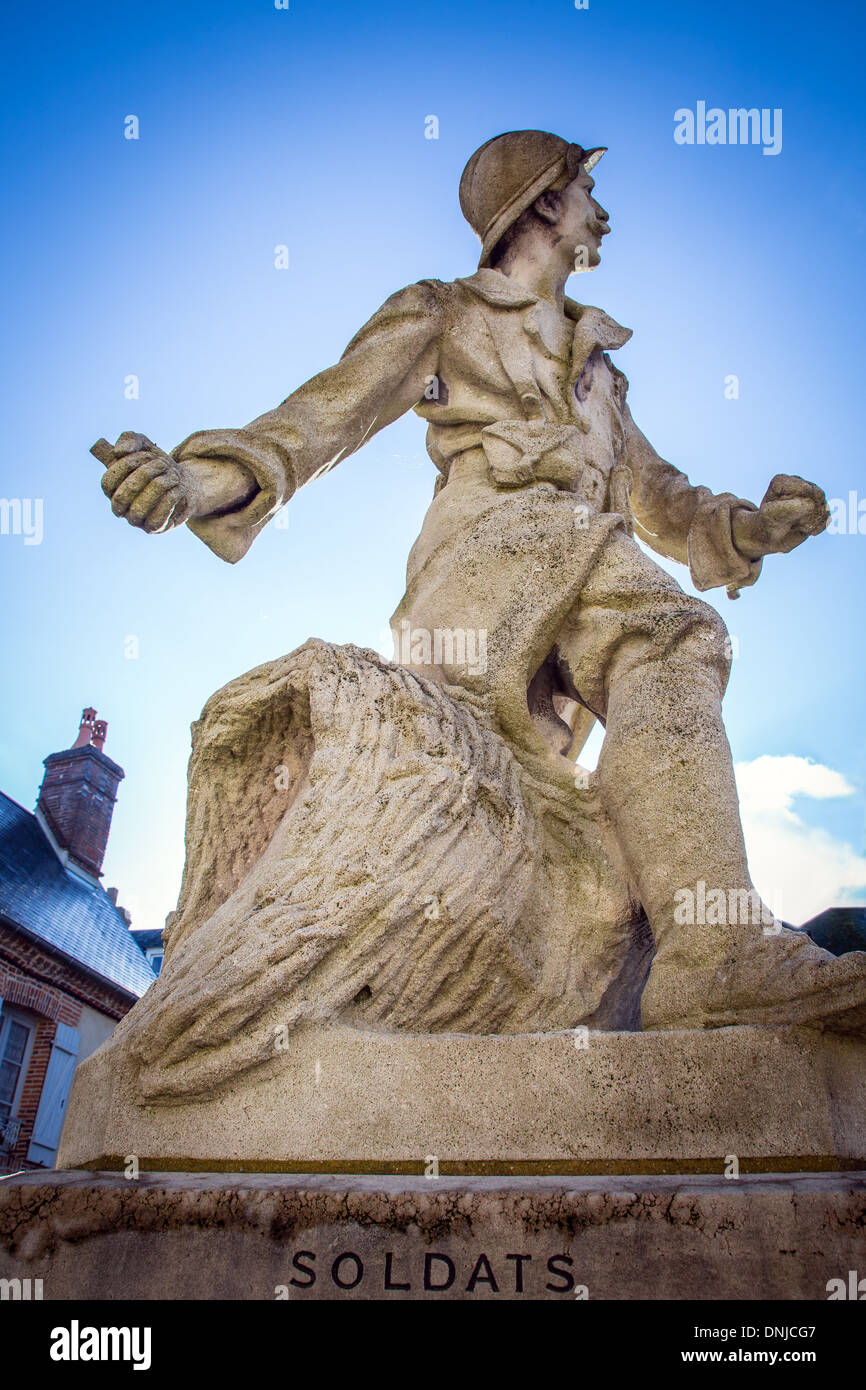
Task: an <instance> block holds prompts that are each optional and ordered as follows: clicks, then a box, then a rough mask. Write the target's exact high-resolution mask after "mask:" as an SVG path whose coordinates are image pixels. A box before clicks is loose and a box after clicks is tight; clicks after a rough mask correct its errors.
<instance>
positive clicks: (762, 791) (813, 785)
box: [735, 754, 866, 925]
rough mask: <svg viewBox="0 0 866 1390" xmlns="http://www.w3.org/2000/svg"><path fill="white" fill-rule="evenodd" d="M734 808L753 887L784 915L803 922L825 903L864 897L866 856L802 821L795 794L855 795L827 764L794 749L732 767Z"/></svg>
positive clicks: (832, 904)
mask: <svg viewBox="0 0 866 1390" xmlns="http://www.w3.org/2000/svg"><path fill="white" fill-rule="evenodd" d="M735 771H736V775H737V787H738V789H739V793H740V813H741V815H742V819H743V830H744V832H745V836H746V848H747V850H748V854H749V866H750V868H751V872H752V878H753V880H754V882H755V887H756V888H757V889H758V891H759V892H760V894H761V896H762V897H763V898H764V900H765V901H766V902H768V903H769V904H770V905H771V906H772V907H773V909H774V911H775V912H776V913H777V915H779V916H780V917H784V918H785V920H786V921H788V922H793V923H794V924H797V925H799V924H801V923H803V922H806V921H808V920H809V918H810V917H814V916H815V915H816V914H817V913H819V912H822V911H823V910H824V908H826V907H841V906H843V905H844V904H846V903H851V902H853V901H856V900H858V899H862V896H863V892H864V890H866V857H864V856H863V855H862V854H858V853H857V851H856V850H855V849H854V848H853V846H852V845H850V844H847V843H846V842H845V841H844V840H839V839H837V838H836V837H835V836H834V835H831V834H830V833H829V831H827V830H823V829H821V828H820V827H818V826H813V825H807V824H806V822H805V821H804V820H803V819H802V818H801V817H800V816H799V815H798V814H797V812H796V810H795V809H794V803H795V801H796V799H797V797H809V798H810V799H811V800H813V801H826V800H831V799H835V798H837V797H848V796H853V795H854V794H855V788H854V787H852V786H851V784H850V783H849V782H848V781H847V780H846V778H845V777H843V776H842V774H841V773H840V772H835V771H834V770H833V769H832V768H829V767H825V766H824V765H823V764H822V763H814V762H812V761H810V759H808V758H799V757H796V756H794V755H793V754H789V755H788V756H786V757H772V756H770V755H765V756H763V757H760V758H755V759H754V760H753V761H752V762H749V763H738V764H737V766H736V769H735Z"/></svg>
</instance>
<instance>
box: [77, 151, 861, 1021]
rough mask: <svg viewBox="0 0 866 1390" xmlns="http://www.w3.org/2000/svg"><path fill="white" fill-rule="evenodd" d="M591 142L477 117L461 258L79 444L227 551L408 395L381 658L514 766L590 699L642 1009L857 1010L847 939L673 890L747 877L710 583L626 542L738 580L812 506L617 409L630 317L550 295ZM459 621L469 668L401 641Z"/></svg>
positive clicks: (848, 1013) (821, 514) (783, 1013)
mask: <svg viewBox="0 0 866 1390" xmlns="http://www.w3.org/2000/svg"><path fill="white" fill-rule="evenodd" d="M603 154H604V150H603V149H592V150H585V149H583V148H582V147H581V146H579V145H575V144H570V143H569V142H567V141H566V140H564V139H560V138H559V137H557V136H556V135H552V134H549V133H546V132H544V131H534V130H530V131H512V132H510V133H508V134H504V135H500V136H497V137H496V138H495V139H492V140H490V141H488V142H487V143H486V144H485V145H483V146H482V147H481V149H479V150H477V151H476V153H475V154H474V155H473V156H472V158H471V159H470V160H469V163H468V164H467V166H466V169H465V171H464V173H463V177H462V180H461V185H460V202H461V206H462V209H463V212H464V215H465V216H466V218H467V219H468V221H469V223H470V224H471V226H472V227H473V228H474V230H475V231H476V233H477V234H478V236H479V237H480V239H481V247H482V250H481V260H480V264H479V268H478V270H477V271H476V272H475V274H473V275H470V276H468V277H466V278H461V279H458V280H455V281H454V282H453V283H448V284H446V283H442V282H441V281H438V280H422V281H420V282H419V283H418V284H415V285H411V286H409V287H408V288H406V289H403V290H400V291H399V293H397V294H395V295H393V296H392V297H391V298H390V299H388V300H387V301H386V302H385V304H383V306H382V307H381V308H380V309H379V310H378V311H377V312H376V313H375V314H374V315H373V317H372V318H371V319H370V321H369V322H368V323H367V324H366V325H365V326H364V327H363V328H362V329H361V330H360V332H359V333H358V334H357V335H356V336H355V337H354V338H353V339H352V341H351V342H350V344H349V346H348V347H347V348H346V351H345V353H344V354H343V356H342V357H341V359H340V361H339V362H338V363H337V364H336V365H335V366H332V367H330V368H328V369H327V370H325V371H323V372H321V373H320V374H319V375H318V376H315V377H313V378H312V379H311V380H310V381H308V382H306V383H305V384H304V385H303V386H301V387H299V388H298V390H297V391H295V392H293V394H292V395H290V396H289V397H288V398H287V399H286V400H285V401H284V402H283V403H282V404H281V405H280V406H278V407H277V408H276V409H275V410H272V411H270V412H268V413H267V414H265V415H262V416H260V417H259V418H258V419H256V420H254V421H252V423H251V424H249V425H247V426H246V427H244V428H239V429H216V430H204V431H201V432H198V433H196V434H193V435H191V436H190V437H189V438H188V439H186V440H185V441H184V442H183V443H182V444H181V445H179V446H178V448H176V449H174V450H173V451H172V453H171V454H167V453H163V452H162V451H161V450H160V449H159V448H157V447H156V446H155V445H154V444H152V443H151V442H150V441H149V440H148V439H146V438H145V437H144V436H142V435H137V434H124V435H121V437H120V438H119V440H118V441H117V444H116V445H115V446H114V447H113V448H109V447H108V446H105V445H103V446H102V447H101V449H100V447H99V446H95V451H96V452H97V456H98V457H100V458H101V459H102V461H103V462H104V463H106V465H107V466H106V470H105V474H104V477H103V482H102V485H103V489H104V491H105V493H106V495H107V496H108V497H109V498H110V499H111V505H112V508H113V510H114V512H115V513H116V514H117V515H118V516H120V517H125V518H126V519H127V520H128V521H129V522H130V523H131V524H132V525H133V526H137V527H141V528H142V529H144V530H145V531H148V532H152V533H155V532H162V531H165V530H167V529H169V528H171V527H175V526H179V525H181V524H184V523H186V524H187V525H189V527H190V529H191V530H192V531H193V532H194V533H195V534H196V535H197V536H199V537H200V538H201V539H202V540H203V541H204V542H205V544H206V545H207V546H209V547H210V549H211V550H213V551H214V552H215V553H216V554H217V555H218V556H220V557H221V558H222V559H224V560H227V561H229V562H231V563H234V562H236V561H237V560H239V559H241V557H242V556H243V555H244V554H245V553H246V551H247V549H248V548H249V546H250V545H251V543H252V541H253V540H254V538H255V536H256V535H257V534H258V532H259V531H260V530H261V528H262V527H263V526H264V525H265V524H266V523H267V521H268V520H269V519H270V518H271V517H273V516H274V514H275V512H276V511H277V510H278V509H279V508H280V507H282V506H283V504H284V503H285V502H286V501H287V499H289V498H290V497H291V496H292V494H293V493H294V492H295V491H296V489H297V488H299V487H300V486H302V485H303V484H304V483H306V482H308V481H310V480H311V479H313V478H315V477H316V476H317V475H319V474H321V473H323V472H325V471H326V470H328V469H330V468H332V467H334V466H335V465H336V464H337V463H339V462H340V461H341V460H343V459H344V458H346V457H347V456H348V455H349V454H352V453H353V452H354V451H355V450H357V449H359V448H360V447H361V446H362V445H363V444H364V443H366V441H367V440H368V439H370V438H371V436H372V435H373V434H375V433H376V431H378V430H380V429H382V428H384V427H385V426H386V425H388V424H389V423H390V422H392V421H393V420H396V419H397V418H398V417H399V416H401V415H402V414H404V412H406V411H408V410H410V409H414V410H415V412H416V413H417V414H418V415H420V416H421V418H422V419H423V420H425V421H426V422H427V448H428V452H429V454H430V457H431V458H432V460H433V462H434V464H435V465H436V468H437V470H438V475H439V476H438V478H437V484H436V490H435V495H434V498H433V501H432V503H431V505H430V508H429V510H428V512H427V515H426V517H425V520H424V524H423V527H422V530H421V534H420V536H419V538H418V540H417V541H416V543H415V545H414V547H413V549H412V552H411V554H410V557H409V562H408V574H407V587H406V593H405V596H404V598H403V600H402V602H401V604H400V606H399V608H398V610H397V612H396V614H395V615H394V619H393V620H392V621H393V626H394V629H395V631H396V633H397V634H398V636H399V635H401V634H403V635H405V634H408V638H409V642H408V655H409V660H408V661H406V643H405V642H404V643H403V655H402V660H403V662H404V663H405V664H407V665H409V666H410V668H412V669H417V670H418V672H419V673H420V674H422V675H424V676H426V677H427V678H428V679H431V680H432V681H434V682H437V683H439V685H441V686H448V687H450V688H453V687H455V686H456V687H462V688H464V689H466V690H469V691H473V692H475V693H476V694H478V695H479V696H480V697H483V698H484V699H486V700H487V701H488V702H490V706H491V708H492V709H493V710H494V712H495V716H496V719H497V721H498V726H499V728H500V729H501V730H502V733H503V735H504V737H505V738H507V740H508V741H509V743H510V745H511V746H512V747H513V748H515V749H517V750H519V752H520V755H521V756H522V757H523V758H524V759H525V760H527V765H530V764H531V765H533V766H535V767H542V766H543V765H544V764H545V761H546V763H547V764H548V765H549V766H551V767H552V766H553V765H554V764H556V765H557V766H559V765H560V764H561V762H562V761H563V755H564V752H565V750H567V749H568V747H569V745H570V744H574V743H579V741H580V738H581V737H582V736H585V733H586V730H587V728H588V727H589V726H590V725H591V723H592V722H593V720H594V719H598V720H600V721H601V722H602V723H603V724H604V726H605V728H606V736H605V740H604V745H603V750H602V753H601V757H600V761H599V766H598V788H599V793H600V798H601V802H602V805H603V807H604V811H605V814H606V816H607V817H608V818H609V820H610V822H611V823H612V825H613V827H614V830H615V834H616V837H617V839H618V842H619V845H620V846H621V848H622V852H623V855H624V858H625V861H626V863H627V866H628V870H629V874H630V876H631V880H632V882H633V883H634V884H635V885H636V890H637V894H638V896H639V899H640V903H641V904H642V906H643V908H644V910H645V912H646V915H647V917H648V918H649V922H650V924H651V927H652V933H653V937H654V939H655V946H656V955H655V959H654V962H653V965H652V969H651V971H650V974H649V978H648V981H647V984H646V987H645V989H644V993H643V999H642V1023H643V1027H644V1028H645V1029H672V1028H713V1027H720V1026H724V1025H728V1024H734V1023H737V1024H749V1023H751V1024H775V1023H805V1024H811V1025H814V1026H818V1027H826V1028H829V1029H833V1030H837V1031H841V1032H858V1031H862V1029H863V1026H864V1024H866V953H862V952H853V953H850V954H848V955H846V956H843V957H840V958H838V959H837V958H835V957H833V956H831V955H829V954H828V953H826V952H824V951H822V950H820V949H818V948H817V947H816V946H815V945H814V944H813V943H812V942H811V941H810V940H809V938H808V937H805V936H803V935H801V934H799V933H795V932H792V931H789V930H787V929H781V927H780V925H779V924H778V923H777V924H774V926H773V927H772V929H770V930H767V929H766V922H765V921H762V920H761V918H760V917H759V919H758V921H757V922H756V921H755V919H754V916H752V917H751V918H748V919H747V920H746V921H740V920H736V921H731V920H730V919H725V918H724V916H723V917H722V918H721V919H719V918H718V916H717V918H716V920H714V921H713V920H711V918H710V917H708V918H707V921H706V923H700V922H697V923H695V922H690V921H688V920H687V919H686V920H685V921H683V920H682V914H681V913H680V912H679V911H678V905H679V904H681V902H682V901H683V899H682V890H683V889H684V888H688V887H689V885H691V886H692V887H694V886H695V885H696V884H697V883H698V882H699V881H703V883H704V884H705V885H708V886H709V887H710V888H711V889H713V890H722V894H723V897H724V898H725V900H726V901H727V900H730V899H731V897H733V898H735V899H736V898H737V897H738V895H739V898H740V899H743V898H746V897H748V896H749V895H751V894H753V893H754V890H753V888H752V884H751V880H750V877H749V871H748V867H747V862H746V851H745V846H744V841H743V833H742V829H741V825H740V819H739V811H738V801H737V793H736V787H735V782H734V773H733V767H732V762H731V754H730V749H729V746H728V741H727V738H726V735H725V731H724V728H723V724H722V718H721V701H722V695H723V692H724V689H725V685H726V682H727V678H728V672H729V664H730V663H729V646H728V642H727V635H726V629H725V626H724V624H723V622H722V620H721V619H720V617H719V616H718V614H717V612H716V611H715V609H713V608H712V607H710V606H708V605H707V604H705V603H703V602H702V601H700V600H697V599H694V598H691V597H688V596H687V595H686V594H685V593H684V592H683V590H682V589H681V588H680V586H679V585H678V584H677V583H676V581H675V580H674V579H673V578H672V577H670V576H669V575H668V573H667V572H666V571H664V570H662V569H661V568H660V567H659V566H658V565H656V564H655V563H654V562H653V560H651V559H650V558H649V557H648V556H647V554H646V553H645V551H644V550H643V549H642V548H641V547H640V546H639V545H638V543H637V541H638V539H640V540H641V541H643V542H645V543H646V545H648V546H649V547H650V548H652V549H653V550H655V551H656V552H658V553H659V554H661V555H664V556H667V557H669V558H672V559H675V560H677V561H680V562H681V563H683V564H685V565H688V566H689V569H690V572H691V576H692V579H693V581H694V584H695V586H696V587H697V588H698V589H700V590H707V589H712V588H714V587H718V586H728V589H729V592H730V593H731V594H732V595H735V594H736V592H737V590H738V589H739V588H740V587H742V586H745V585H751V584H754V582H755V580H756V579H757V578H758V575H759V572H760V568H761V562H762V557H763V556H764V555H767V554H773V553H781V552H786V551H789V550H791V549H793V548H794V547H795V546H796V545H798V544H800V542H801V541H803V540H804V539H805V538H806V537H807V536H809V535H814V534H817V533H818V532H820V531H821V530H823V528H824V526H825V525H826V523H827V519H828V511H827V506H826V501H825V497H824V494H823V492H822V491H821V490H820V488H818V487H817V486H815V485H814V484H812V483H809V482H805V481H804V480H803V479H801V478H796V477H788V476H785V475H780V476H777V477H776V478H774V479H773V481H772V482H771V484H770V486H769V488H768V490H767V493H766V496H765V497H764V500H763V502H762V503H761V505H760V507H757V506H755V505H754V504H753V503H751V502H749V501H744V500H742V499H741V498H738V497H735V496H733V495H731V494H728V493H723V494H720V495H714V494H713V493H711V492H710V491H709V490H708V489H707V488H704V487H698V486H694V485H692V484H691V483H690V482H689V479H688V478H687V477H686V475H685V474H684V473H682V472H680V471H679V470H678V469H676V468H674V467H673V466H672V465H671V464H669V463H666V462H665V461H664V460H663V459H662V458H660V457H659V455H658V454H657V453H656V452H655V450H654V449H653V447H652V445H651V444H650V443H649V442H648V441H647V439H646V438H645V437H644V435H643V434H642V433H641V431H640V430H639V429H638V427H637V425H636V424H635V423H634V421H633V420H632V417H631V414H630V411H629V408H628V404H627V401H626V391H627V382H626V379H625V377H624V376H623V374H622V373H621V372H620V371H619V370H618V368H617V367H616V366H614V364H613V362H612V360H611V358H610V356H609V353H610V352H611V351H615V350H616V349H617V348H620V347H621V346H622V345H623V344H624V343H625V342H626V341H627V340H628V338H629V337H630V336H631V334H630V331H629V330H628V329H625V328H622V327H621V326H620V325H619V324H618V323H616V322H614V320H613V319H612V318H610V317H609V316H608V315H607V314H605V313H604V312H602V311H601V310H599V309H596V308H591V307H588V306H585V305H581V304H579V303H576V302H575V301H574V300H572V299H569V298H567V297H566V296H565V293H564V289H565V284H566V281H567V280H568V278H569V276H570V275H571V273H572V272H573V271H574V270H575V268H576V267H579V268H591V267H593V266H596V265H597V264H598V263H599V260H600V246H601V241H602V238H603V237H604V236H605V235H606V234H607V233H608V232H609V230H610V227H609V219H608V214H607V212H605V211H604V209H603V208H602V207H601V206H600V205H599V203H598V202H597V201H596V199H595V197H594V196H593V187H594V183H593V178H592V176H591V172H590V171H591V170H592V169H593V167H594V166H595V164H596V163H597V161H598V160H599V159H600V158H601V156H602V155H603ZM455 629H463V630H464V631H466V632H478V631H484V632H485V633H486V634H487V642H488V646H487V654H486V663H485V669H484V670H480V669H478V666H477V664H476V667H475V668H473V667H471V665H470V663H468V662H465V661H461V660H457V659H456V657H455V654H454V652H453V651H451V652H446V653H444V654H443V653H442V652H441V651H440V652H439V653H436V652H433V653H432V656H431V653H430V652H429V650H428V651H425V650H424V649H423V643H421V644H415V643H414V635H415V634H417V633H430V632H432V631H436V630H455ZM459 655H460V654H459V653H458V654H457V656H459ZM452 658H453V659H452ZM564 710H570V711H572V719H571V721H570V722H571V724H572V727H568V726H567V725H566V723H565V722H564V721H563V718H562V713H563V711H564ZM575 714H576V717H575ZM573 794H574V796H575V797H576V798H579V797H580V795H581V792H580V789H579V788H578V789H575V790H574V793H573Z"/></svg>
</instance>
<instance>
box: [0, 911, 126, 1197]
mask: <svg viewBox="0 0 866 1390" xmlns="http://www.w3.org/2000/svg"><path fill="white" fill-rule="evenodd" d="M0 998H2V1000H3V1003H4V1007H14V1008H16V1009H21V1010H24V1011H26V1013H27V1014H28V1015H29V1019H30V1022H31V1024H32V1025H33V1027H34V1029H35V1033H34V1037H33V1040H32V1044H31V1048H30V1053H29V1057H28V1061H27V1069H26V1073H25V1077H24V1081H23V1083H22V1089H21V1093H20V1100H19V1102H18V1107H17V1118H18V1120H19V1121H20V1124H21V1129H20V1133H19V1136H18V1139H17V1141H16V1143H15V1146H14V1148H13V1149H11V1150H10V1152H9V1153H8V1154H3V1155H0V1171H4V1170H5V1171H6V1172H16V1171H17V1170H19V1169H21V1168H35V1167H37V1166H38V1165H36V1164H34V1163H30V1162H29V1161H28V1160H27V1157H26V1155H27V1150H28V1148H29V1146H30V1140H31V1138H32V1135H33V1126H34V1124H35V1122H36V1114H37V1111H38V1109H39V1101H40V1098H41V1095H42V1087H43V1084H44V1082H45V1074H46V1071H47V1069H48V1061H49V1058H50V1056H51V1045H52V1043H53V1041H54V1037H55V1034H56V1032H57V1024H58V1023H63V1024H67V1025H68V1026H69V1027H72V1028H75V1027H77V1026H78V1024H79V1022H80V1020H81V1014H82V1009H83V1008H84V1007H85V1006H86V1007H88V1008H90V1009H93V1010H95V1011H96V1012H97V1013H99V1014H101V1015H103V1016H105V1017H107V1018H108V1019H113V1020H115V1021H116V1020H118V1019H121V1018H123V1016H124V1014H126V1013H128V1012H129V1010H130V1009H131V1007H132V1005H133V1003H134V1002H135V1001H134V999H133V998H132V997H130V996H129V995H127V994H125V993H123V991H121V990H119V989H116V988H114V987H112V986H111V985H110V984H108V982H102V981H100V980H98V979H96V978H95V977H94V976H92V975H90V974H88V972H87V971H85V970H82V969H81V968H79V967H77V966H75V965H73V964H72V962H70V961H66V960H64V959H63V958H62V957H60V956H57V955H54V954H53V953H52V952H51V951H49V950H48V949H46V948H45V947H44V946H40V945H39V944H38V943H36V942H33V941H30V940H29V939H28V938H27V937H26V936H25V935H24V934H23V933H21V932H20V931H18V930H17V929H15V928H14V927H11V926H9V925H8V924H7V923H5V922H3V921H2V920H0Z"/></svg>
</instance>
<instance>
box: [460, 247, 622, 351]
mask: <svg viewBox="0 0 866 1390" xmlns="http://www.w3.org/2000/svg"><path fill="white" fill-rule="evenodd" d="M456 283H457V284H458V285H464V286H465V287H466V289H468V290H470V291H471V292H472V293H473V294H475V295H477V296H478V298H479V299H483V300H484V302H485V303H486V304H492V305H494V306H495V307H496V308H500V309H525V308H528V306H529V305H530V304H538V303H539V298H538V295H535V294H533V293H532V291H531V290H527V289H525V288H524V286H523V285H517V284H515V282H514V281H513V280H510V279H509V277H508V276H507V275H503V274H502V271H501V270H491V269H490V268H489V267H486V268H485V269H483V270H477V271H476V272H475V274H474V275H467V276H466V277H465V278H464V279H460V280H458V281H457V282H456ZM564 308H565V315H566V318H570V319H573V320H574V321H575V323H576V324H579V325H580V324H582V326H583V328H584V329H585V330H589V329H590V325H591V330H592V334H593V336H594V339H595V343H596V344H597V346H598V347H600V348H604V349H606V350H608V349H611V348H619V347H622V346H623V345H624V344H625V343H627V342H628V340H629V338H630V337H631V335H632V330H631V329H630V328H623V326H622V324H620V323H617V321H616V319H614V318H611V316H610V314H606V313H605V312H604V310H603V309H596V308H593V306H592V305H589V304H579V303H578V302H577V300H576V299H568V298H566V300H565V306H564ZM580 336H581V338H583V337H585V336H587V334H586V333H584V334H581V335H580Z"/></svg>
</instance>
